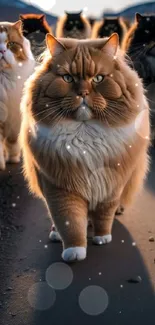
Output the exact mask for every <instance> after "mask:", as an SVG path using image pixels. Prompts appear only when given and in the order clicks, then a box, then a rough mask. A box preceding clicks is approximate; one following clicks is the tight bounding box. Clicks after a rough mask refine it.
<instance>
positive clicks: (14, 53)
mask: <svg viewBox="0 0 155 325" xmlns="http://www.w3.org/2000/svg"><path fill="white" fill-rule="evenodd" d="M25 59H26V55H25V51H24V47H23V36H22V32H21V22H20V21H18V22H16V23H8V22H1V23H0V70H2V69H5V68H10V67H12V66H14V65H15V64H16V63H17V62H19V61H23V60H25Z"/></svg>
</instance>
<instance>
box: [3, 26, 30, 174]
mask: <svg viewBox="0 0 155 325" xmlns="http://www.w3.org/2000/svg"><path fill="white" fill-rule="evenodd" d="M21 24H22V23H21V21H18V22H16V23H8V22H1V23H0V170H4V169H5V166H6V162H7V161H9V162H13V163H18V162H19V161H20V148H19V143H18V134H19V131H20V123H21V116H20V109H19V107H20V100H21V96H22V90H23V85H24V82H25V80H26V79H27V78H28V77H29V76H30V74H31V73H32V72H33V69H34V65H35V61H34V58H33V56H32V53H31V50H30V44H29V41H28V40H26V39H25V38H24V37H23V35H22V31H21V30H22V26H21Z"/></svg>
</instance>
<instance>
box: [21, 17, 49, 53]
mask: <svg viewBox="0 0 155 325" xmlns="http://www.w3.org/2000/svg"><path fill="white" fill-rule="evenodd" d="M20 20H21V21H22V26H23V35H24V36H25V37H26V38H27V39H29V41H30V43H31V50H32V53H33V55H34V56H35V58H38V56H39V55H40V54H42V52H43V51H44V49H45V45H46V44H45V37H46V34H47V33H52V29H51V27H50V26H49V24H48V22H47V20H46V17H45V15H37V14H26V15H20Z"/></svg>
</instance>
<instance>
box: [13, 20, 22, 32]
mask: <svg viewBox="0 0 155 325" xmlns="http://www.w3.org/2000/svg"><path fill="white" fill-rule="evenodd" d="M13 28H15V29H17V30H19V31H21V30H22V21H21V20H18V21H16V22H15V23H14V24H13Z"/></svg>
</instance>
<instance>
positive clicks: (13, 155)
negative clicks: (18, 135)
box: [5, 138, 21, 164]
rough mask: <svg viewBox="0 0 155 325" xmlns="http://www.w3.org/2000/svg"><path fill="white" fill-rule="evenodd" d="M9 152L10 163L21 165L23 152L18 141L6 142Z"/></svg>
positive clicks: (9, 140) (10, 140)
mask: <svg viewBox="0 0 155 325" xmlns="http://www.w3.org/2000/svg"><path fill="white" fill-rule="evenodd" d="M5 145H6V150H7V152H8V162H11V163H15V164H17V163H19V162H20V159H21V151H20V145H19V141H18V139H11V138H8V139H7V140H6V142H5Z"/></svg>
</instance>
